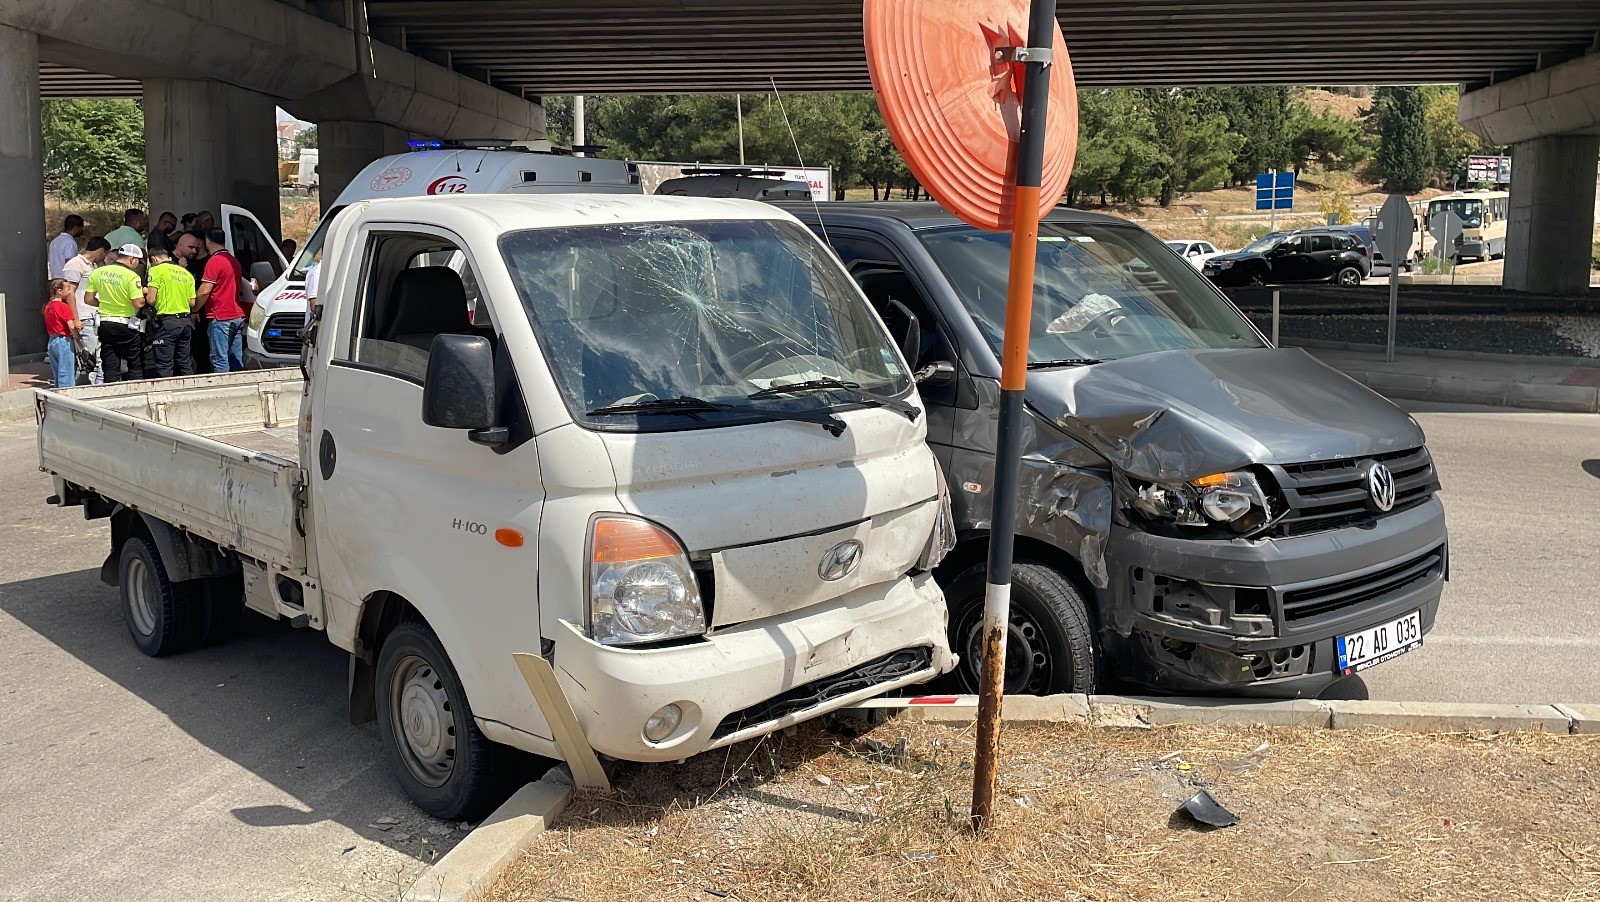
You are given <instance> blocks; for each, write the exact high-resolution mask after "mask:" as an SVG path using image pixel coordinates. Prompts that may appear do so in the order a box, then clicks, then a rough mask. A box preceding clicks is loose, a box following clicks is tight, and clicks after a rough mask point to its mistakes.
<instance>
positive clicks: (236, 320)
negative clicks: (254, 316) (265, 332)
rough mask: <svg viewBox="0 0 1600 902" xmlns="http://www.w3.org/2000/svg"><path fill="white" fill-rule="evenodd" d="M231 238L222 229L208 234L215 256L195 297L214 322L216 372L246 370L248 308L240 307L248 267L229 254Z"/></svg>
mask: <svg viewBox="0 0 1600 902" xmlns="http://www.w3.org/2000/svg"><path fill="white" fill-rule="evenodd" d="M227 240H228V236H227V235H226V234H224V233H223V231H222V230H221V229H212V230H210V231H209V232H207V233H206V250H208V251H210V252H211V256H209V257H207V258H206V267H205V271H204V272H203V273H202V274H201V276H200V291H199V293H198V295H197V296H196V298H195V309H196V310H198V311H200V312H201V314H202V315H203V316H204V317H205V318H206V319H207V320H209V321H210V322H209V323H208V324H207V326H206V335H207V337H208V338H210V340H211V371H212V372H213V373H226V372H228V371H230V370H242V369H244V308H242V307H240V306H239V283H240V282H242V281H244V267H242V266H240V265H239V261H238V259H237V258H235V257H234V256H233V255H232V254H230V253H228V247H227Z"/></svg>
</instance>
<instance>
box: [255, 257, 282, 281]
mask: <svg viewBox="0 0 1600 902" xmlns="http://www.w3.org/2000/svg"><path fill="white" fill-rule="evenodd" d="M250 278H252V279H255V280H256V284H257V285H260V286H261V287H262V288H266V287H267V286H268V285H271V284H272V283H273V282H276V281H278V273H277V271H276V270H274V269H273V268H272V264H271V263H268V262H267V261H265V260H257V261H256V262H254V263H252V264H250Z"/></svg>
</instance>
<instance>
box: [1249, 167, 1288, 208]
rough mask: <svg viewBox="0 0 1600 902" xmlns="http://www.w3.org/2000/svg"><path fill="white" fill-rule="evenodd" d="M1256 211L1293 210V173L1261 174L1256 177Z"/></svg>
mask: <svg viewBox="0 0 1600 902" xmlns="http://www.w3.org/2000/svg"><path fill="white" fill-rule="evenodd" d="M1256 209H1257V210H1293V209H1294V173H1293V172H1263V173H1261V174H1260V175H1258V176H1256Z"/></svg>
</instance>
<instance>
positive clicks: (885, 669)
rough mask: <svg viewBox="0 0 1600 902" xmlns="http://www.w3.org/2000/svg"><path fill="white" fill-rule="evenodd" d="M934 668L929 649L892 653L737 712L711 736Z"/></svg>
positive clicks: (714, 739) (919, 648)
mask: <svg viewBox="0 0 1600 902" xmlns="http://www.w3.org/2000/svg"><path fill="white" fill-rule="evenodd" d="M931 666H933V649H931V648H929V647H928V646H926V645H922V646H918V647H916V648H902V649H900V650H899V651H896V652H890V653H889V654H887V655H884V656H883V657H881V658H875V659H873V660H871V661H868V662H866V663H865V664H861V665H858V666H856V667H855V668H853V669H851V670H847V671H845V672H843V673H836V674H834V675H833V676H827V677H823V678H822V679H820V680H813V681H812V682H809V683H806V684H805V685H803V686H796V687H794V688H793V689H790V690H789V691H788V692H784V693H782V694H780V695H775V696H773V697H772V698H769V699H767V700H766V701H764V702H760V703H758V704H754V705H751V706H750V707H748V708H745V709H744V710H743V711H735V712H733V713H732V714H729V715H728V716H727V717H725V718H723V720H722V723H719V724H717V728H716V730H715V731H713V732H712V734H711V740H712V741H713V742H715V741H716V740H718V739H721V738H722V737H724V736H729V735H731V734H733V733H737V732H739V731H740V730H743V729H746V728H748V727H753V726H756V725H757V724H763V723H769V722H771V721H774V720H777V719H778V718H780V717H786V716H788V715H790V714H797V713H799V712H801V711H805V710H808V709H810V708H815V707H818V706H819V705H822V704H825V703H827V702H829V701H832V700H833V699H836V698H842V697H844V696H846V695H850V694H851V693H855V692H860V691H861V690H863V689H869V688H871V687H873V686H881V685H883V684H884V683H892V682H894V681H895V680H899V679H903V678H905V677H908V676H911V675H912V674H915V673H921V672H922V671H925V670H927V669H928V668H929V667H931Z"/></svg>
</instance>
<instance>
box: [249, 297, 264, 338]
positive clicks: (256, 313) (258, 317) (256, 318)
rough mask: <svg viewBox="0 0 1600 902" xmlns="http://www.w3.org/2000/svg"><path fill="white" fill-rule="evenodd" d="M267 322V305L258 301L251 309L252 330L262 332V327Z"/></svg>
mask: <svg viewBox="0 0 1600 902" xmlns="http://www.w3.org/2000/svg"><path fill="white" fill-rule="evenodd" d="M266 321H267V308H266V305H264V304H262V303H260V302H259V301H258V302H256V303H255V304H254V305H253V306H251V308H250V328H251V329H253V330H255V331H257V332H260V331H261V326H262V325H263V324H264V323H266Z"/></svg>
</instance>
